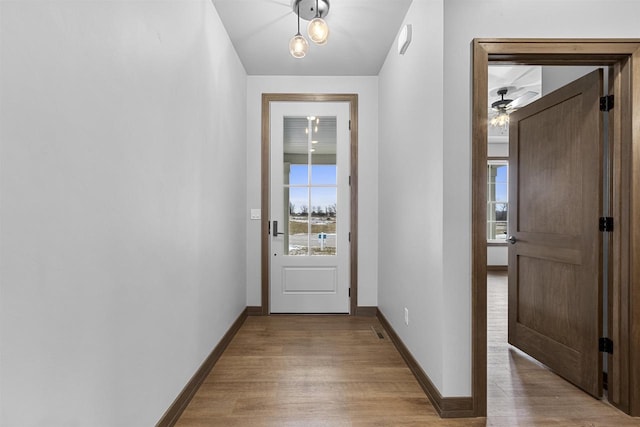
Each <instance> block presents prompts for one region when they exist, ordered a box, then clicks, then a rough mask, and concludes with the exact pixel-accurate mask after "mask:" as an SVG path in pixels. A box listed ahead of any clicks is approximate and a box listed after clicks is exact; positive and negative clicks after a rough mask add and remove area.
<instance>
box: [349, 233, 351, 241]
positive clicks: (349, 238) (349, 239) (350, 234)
mask: <svg viewBox="0 0 640 427" xmlns="http://www.w3.org/2000/svg"><path fill="white" fill-rule="evenodd" d="M349 241H351V232H349Z"/></svg>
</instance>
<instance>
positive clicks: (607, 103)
mask: <svg viewBox="0 0 640 427" xmlns="http://www.w3.org/2000/svg"><path fill="white" fill-rule="evenodd" d="M612 108H613V95H605V96H602V97H600V111H610V110H611V109H612Z"/></svg>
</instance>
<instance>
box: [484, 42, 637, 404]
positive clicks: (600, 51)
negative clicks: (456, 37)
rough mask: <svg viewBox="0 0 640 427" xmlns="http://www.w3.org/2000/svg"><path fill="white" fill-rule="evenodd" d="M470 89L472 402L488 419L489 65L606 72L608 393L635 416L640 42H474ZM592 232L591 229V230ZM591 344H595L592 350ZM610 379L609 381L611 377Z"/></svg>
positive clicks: (612, 399)
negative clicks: (610, 223)
mask: <svg viewBox="0 0 640 427" xmlns="http://www.w3.org/2000/svg"><path fill="white" fill-rule="evenodd" d="M472 51H473V69H472V73H473V75H472V77H473V88H472V97H473V100H472V148H471V153H472V154H471V155H472V236H471V239H472V243H471V244H472V248H471V252H472V254H471V282H472V283H471V286H472V288H471V289H472V314H471V315H472V399H473V411H474V415H476V416H486V414H487V240H486V203H487V201H486V200H487V198H486V196H487V194H486V179H487V176H486V175H487V147H488V144H487V117H488V111H487V103H488V99H487V93H488V70H487V67H488V66H489V64H490V63H491V64H494V65H495V64H522V65H598V66H606V65H608V66H609V67H610V69H611V70H612V71H613V73H612V76H610V80H612V82H611V83H610V85H609V87H610V89H613V94H614V95H615V97H616V98H615V102H616V107H614V109H613V110H612V112H611V114H610V124H611V126H610V129H611V134H612V144H611V145H612V146H613V148H612V151H611V154H612V163H613V177H612V185H611V186H612V193H611V194H612V197H611V200H612V207H611V208H612V215H613V217H614V223H615V226H614V232H613V233H612V239H611V240H612V242H611V252H610V253H611V254H612V255H611V259H612V263H611V273H610V275H611V282H610V284H611V285H610V287H609V294H608V295H609V333H610V335H609V337H610V338H611V339H612V340H613V341H614V353H613V355H612V358H611V359H612V360H611V361H610V363H609V366H610V369H609V394H610V400H611V401H612V403H613V404H614V405H615V406H617V407H618V408H619V409H621V410H622V411H624V412H626V413H628V414H630V415H633V416H640V39H474V40H473V42H472ZM594 226H596V224H594ZM594 345H596V343H594ZM612 373H613V375H612Z"/></svg>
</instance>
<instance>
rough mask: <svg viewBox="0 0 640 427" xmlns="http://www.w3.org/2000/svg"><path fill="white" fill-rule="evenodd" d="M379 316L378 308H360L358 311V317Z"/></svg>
mask: <svg viewBox="0 0 640 427" xmlns="http://www.w3.org/2000/svg"><path fill="white" fill-rule="evenodd" d="M377 315H378V307H376V306H359V307H358V308H357V309H356V316H362V317H376V316H377Z"/></svg>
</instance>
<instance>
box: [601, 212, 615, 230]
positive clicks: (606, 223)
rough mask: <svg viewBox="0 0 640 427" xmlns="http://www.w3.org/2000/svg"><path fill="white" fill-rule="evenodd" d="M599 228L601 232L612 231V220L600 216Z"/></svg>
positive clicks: (608, 217)
mask: <svg viewBox="0 0 640 427" xmlns="http://www.w3.org/2000/svg"><path fill="white" fill-rule="evenodd" d="M599 228H600V231H602V232H608V231H613V218H612V217H610V216H601V217H600V222H599Z"/></svg>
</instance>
